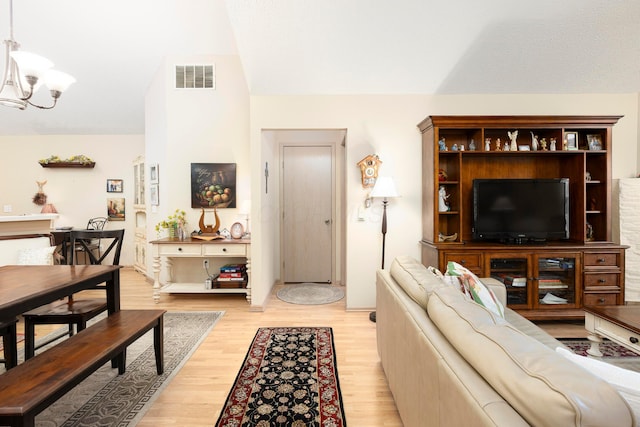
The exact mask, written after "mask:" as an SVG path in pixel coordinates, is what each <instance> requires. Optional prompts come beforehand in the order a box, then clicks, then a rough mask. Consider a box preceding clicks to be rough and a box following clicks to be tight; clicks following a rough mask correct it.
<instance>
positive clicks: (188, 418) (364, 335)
mask: <svg viewBox="0 0 640 427" xmlns="http://www.w3.org/2000/svg"><path fill="white" fill-rule="evenodd" d="M121 284H122V297H121V298H122V302H121V304H122V308H147V307H148V308H151V307H159V308H164V309H167V310H171V311H188V310H192V311H203V310H219V311H224V312H225V314H224V316H223V317H222V319H220V320H219V321H218V323H217V324H216V326H215V327H214V328H213V330H212V331H211V333H210V334H209V336H208V337H207V338H206V339H205V340H204V341H203V343H202V344H201V345H200V347H199V348H198V349H197V350H196V352H195V353H194V354H193V355H192V357H191V359H190V360H189V361H188V362H187V363H186V364H185V365H184V367H183V368H182V369H181V370H180V372H179V373H178V375H176V377H174V378H173V380H172V381H171V383H170V384H169V385H168V386H167V388H166V389H165V390H163V391H162V393H161V394H160V396H159V397H158V398H157V400H156V401H155V402H154V404H153V406H152V407H151V409H150V410H149V411H148V412H147V414H146V415H145V417H144V418H143V419H142V421H141V422H140V424H138V425H139V426H140V427H157V426H169V425H171V426H190V427H196V426H207V427H211V426H212V425H213V424H214V423H215V421H216V420H217V418H218V415H219V414H220V410H221V409H222V405H223V404H224V402H225V399H226V398H227V394H228V393H229V390H230V389H231V386H232V385H233V382H234V380H235V378H236V374H237V373H238V370H239V369H240V365H241V364H242V362H243V360H244V357H245V355H246V352H247V350H248V348H249V344H250V343H251V340H252V339H253V337H254V335H255V333H256V330H257V329H258V328H259V327H263V326H330V327H332V328H333V332H334V337H335V347H336V355H337V361H338V374H339V379H340V388H341V390H342V397H343V401H344V405H345V412H346V418H347V420H348V423H349V424H350V425H353V426H370V427H375V426H385V427H387V426H402V422H401V421H400V417H399V415H398V413H397V411H396V407H395V404H394V402H393V398H392V396H391V392H390V391H389V388H388V387H387V382H386V379H385V377H384V373H383V372H382V368H381V366H380V362H379V360H378V354H377V349H376V335H375V332H376V330H375V324H374V323H372V322H370V321H369V313H368V312H347V311H346V310H345V302H344V299H343V300H342V301H340V302H337V303H334V304H327V305H318V306H308V305H307V306H305V305H295V304H288V303H285V302H283V301H280V300H279V299H278V298H276V297H275V295H274V296H272V297H271V299H270V301H269V304H268V307H267V308H266V310H265V311H264V312H252V311H249V304H248V303H247V301H246V298H245V296H244V295H193V296H188V295H186V296H178V295H166V294H163V295H162V297H161V301H160V303H159V304H158V305H155V304H154V303H153V301H152V299H151V294H152V287H151V284H150V283H147V282H146V281H145V279H144V277H143V276H142V275H141V274H139V273H137V272H135V271H133V270H132V269H129V268H126V269H124V270H123V271H122V275H121Z"/></svg>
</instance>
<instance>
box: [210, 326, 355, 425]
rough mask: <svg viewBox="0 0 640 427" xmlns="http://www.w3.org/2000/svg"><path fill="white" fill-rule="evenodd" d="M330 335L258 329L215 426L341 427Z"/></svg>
mask: <svg viewBox="0 0 640 427" xmlns="http://www.w3.org/2000/svg"><path fill="white" fill-rule="evenodd" d="M346 425H347V423H346V420H345V416H344V409H343V405H342V396H341V394H340V385H339V383H338V371H337V367H336V356H335V348H334V345H333V330H332V329H331V328H328V327H296V328H260V329H258V332H257V333H256V336H255V338H254V339H253V342H252V343H251V346H250V347H249V351H248V352H247V356H246V357H245V359H244V362H243V364H242V367H241V368H240V372H239V373H238V376H237V377H236V381H235V383H234V384H233V387H232V388H231V391H230V392H229V396H228V397H227V401H226V403H225V405H224V407H223V409H222V413H221V414H220V417H219V418H218V422H217V423H216V427H232V426H233V427H236V426H243V427H254V426H255V427H303V426H314V427H324V426H331V427H346Z"/></svg>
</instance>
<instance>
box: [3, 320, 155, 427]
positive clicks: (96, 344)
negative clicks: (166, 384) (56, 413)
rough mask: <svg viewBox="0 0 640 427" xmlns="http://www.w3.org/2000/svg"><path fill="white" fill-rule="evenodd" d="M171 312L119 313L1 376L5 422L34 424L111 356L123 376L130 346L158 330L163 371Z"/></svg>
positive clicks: (29, 426)
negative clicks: (166, 321) (166, 322)
mask: <svg viewBox="0 0 640 427" xmlns="http://www.w3.org/2000/svg"><path fill="white" fill-rule="evenodd" d="M165 312H166V311H165V310H122V311H118V312H116V313H114V314H112V315H110V316H108V317H107V318H105V319H103V320H100V321H98V322H97V323H95V324H94V325H92V326H89V327H88V328H86V329H84V330H83V331H81V332H78V333H77V334H76V335H73V336H72V337H69V338H68V339H66V340H65V341H62V342H61V343H60V344H58V345H55V346H54V347H52V348H50V349H48V350H46V351H43V352H42V353H40V354H38V355H36V356H35V357H33V358H31V359H29V360H27V361H25V362H24V363H22V364H19V365H18V366H16V367H15V368H13V369H11V370H8V371H7V372H5V373H4V374H2V375H0V425H8V426H15V427H33V426H34V423H35V417H36V415H37V414H38V413H40V412H41V411H42V410H44V409H45V408H47V407H48V406H49V405H51V404H52V403H53V402H55V401H56V400H58V399H59V398H60V397H62V396H63V395H64V394H65V393H67V392H68V391H69V390H71V389H72V388H73V387H75V386H76V385H77V384H79V383H80V382H81V381H82V380H84V379H85V378H87V377H88V376H89V375H91V374H92V373H93V372H95V371H96V370H97V369H98V368H100V367H101V366H102V365H104V364H105V363H107V362H109V361H110V360H111V361H113V362H115V366H117V368H118V373H119V374H123V373H124V372H125V363H126V348H127V346H129V345H130V344H131V343H133V342H134V341H136V340H137V339H138V338H140V337H141V336H142V335H144V334H145V333H146V332H147V331H149V330H151V329H152V328H153V330H154V336H153V338H154V340H153V341H154V342H153V346H154V350H155V356H156V370H157V372H158V375H160V374H162V373H163V372H164V352H163V315H164V313H165ZM112 365H113V363H112Z"/></svg>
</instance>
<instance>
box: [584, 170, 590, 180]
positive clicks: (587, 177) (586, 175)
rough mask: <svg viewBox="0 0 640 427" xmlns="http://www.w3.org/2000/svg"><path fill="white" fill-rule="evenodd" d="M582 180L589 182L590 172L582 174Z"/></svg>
mask: <svg viewBox="0 0 640 427" xmlns="http://www.w3.org/2000/svg"><path fill="white" fill-rule="evenodd" d="M584 180H585V181H591V172H589V171H587V172H586V173H585V174H584Z"/></svg>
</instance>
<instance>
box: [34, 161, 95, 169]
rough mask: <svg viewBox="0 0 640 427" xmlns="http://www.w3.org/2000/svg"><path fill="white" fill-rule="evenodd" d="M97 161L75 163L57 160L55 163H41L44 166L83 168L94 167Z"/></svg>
mask: <svg viewBox="0 0 640 427" xmlns="http://www.w3.org/2000/svg"><path fill="white" fill-rule="evenodd" d="M95 165H96V162H91V163H75V162H55V163H40V166H42V167H43V168H82V169H93V168H94V167H95Z"/></svg>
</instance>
